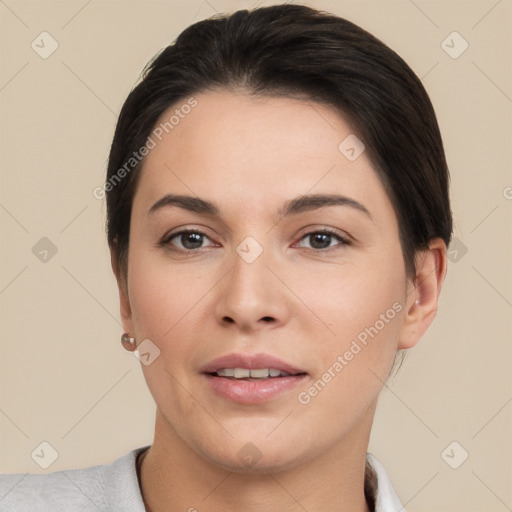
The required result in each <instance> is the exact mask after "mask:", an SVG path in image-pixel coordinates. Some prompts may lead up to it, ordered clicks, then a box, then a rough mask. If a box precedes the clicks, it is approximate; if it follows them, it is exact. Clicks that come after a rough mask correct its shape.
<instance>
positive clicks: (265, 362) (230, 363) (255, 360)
mask: <svg viewBox="0 0 512 512" xmlns="http://www.w3.org/2000/svg"><path fill="white" fill-rule="evenodd" d="M225 368H246V369H248V370H257V369H263V368H269V369H275V370H279V371H280V372H285V373H288V374H290V375H298V374H302V373H306V371H305V370H302V369H300V368H296V367H294V366H292V365H290V364H288V363H286V362H284V361H282V360H281V359H278V358H277V357H274V356H271V355H269V354H228V355H226V356H222V357H219V358H217V359H214V360H213V361H210V362H209V363H208V364H206V365H205V366H203V367H202V368H201V369H200V371H201V373H211V374H213V373H216V372H217V371H219V370H222V369H225Z"/></svg>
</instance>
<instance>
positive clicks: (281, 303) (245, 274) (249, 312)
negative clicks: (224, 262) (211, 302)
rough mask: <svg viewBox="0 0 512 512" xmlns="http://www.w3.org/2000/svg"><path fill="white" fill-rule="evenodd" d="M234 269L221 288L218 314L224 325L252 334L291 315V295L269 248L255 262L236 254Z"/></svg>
mask: <svg viewBox="0 0 512 512" xmlns="http://www.w3.org/2000/svg"><path fill="white" fill-rule="evenodd" d="M232 261H233V265H232V268H231V270H230V271H229V272H228V273H227V275H226V276H225V277H224V278H223V279H222V281H221V282H220V283H219V285H218V290H217V299H218V300H217V304H216V308H215V311H216V317H217V321H218V322H219V323H220V324H222V325H223V326H224V327H231V328H236V329H238V330H239V331H241V332H244V333H250V332H256V331H259V330H266V329H275V328H277V327H279V326H282V325H284V324H285V323H286V322H287V321H288V318H289V314H290V313H289V306H288V300H289V298H290V297H289V294H287V289H286V285H285V284H283V280H282V279H281V278H280V276H279V269H278V268H277V266H276V264H275V262H274V263H273V261H272V257H271V255H270V254H267V251H265V250H264V251H263V253H262V254H261V255H260V256H259V257H258V258H257V259H256V260H255V261H252V262H249V261H248V260H245V259H244V258H243V257H242V256H240V255H239V254H238V253H236V252H234V254H233V260H232Z"/></svg>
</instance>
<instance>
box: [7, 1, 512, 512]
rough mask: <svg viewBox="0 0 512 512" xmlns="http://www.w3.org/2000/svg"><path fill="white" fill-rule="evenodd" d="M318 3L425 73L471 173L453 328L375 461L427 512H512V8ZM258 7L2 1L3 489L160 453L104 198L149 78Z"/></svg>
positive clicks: (404, 376) (376, 446)
mask: <svg viewBox="0 0 512 512" xmlns="http://www.w3.org/2000/svg"><path fill="white" fill-rule="evenodd" d="M271 3H276V2H259V5H268V4H271ZM297 3H300V2H297ZM302 3H306V4H308V5H311V6H314V7H318V8H322V9H325V10H329V11H331V12H334V13H336V14H339V15H341V16H344V17H347V18H348V19H350V20H352V21H354V22H355V23H357V24H359V25H361V26H362V27H364V28H366V29H367V30H369V31H370V32H372V33H374V34H375V35H376V36H378V37H379V38H381V39H382V40H383V41H384V42H386V43H387V44H389V45H390V46H391V47H392V48H393V49H395V50H396V51H397V52H398V53H399V54H400V55H401V56H402V57H403V58H404V59H405V60H406V61H407V62H408V63H409V64H410V66H411V67H412V68H413V69H414V71H415V72H416V73H417V74H418V76H419V77H420V78H422V80H423V83H424V84H425V87H426V88H427V91H428V92H429V94H430V96H431V99H432V101H433V103H434V106H435V108H436V111H437V113H438V118H439V122H440V126H441V131H442V134H443V137H444V141H445V146H446V152H447V157H448V162H449V165H450V169H451V176H452V200H453V211H454V216H455V236H456V238H457V240H456V242H455V243H454V244H452V247H451V249H452V256H451V258H452V260H453V261H452V262H450V265H449V269H448V276H447V281H446V284H445V287H444V288H443V292H442V297H441V301H440V310H439V312H438V317H437V319H436V321H435V323H434V325H433V326H432V327H431V329H430V330H429V331H428V333H427V334H426V336H425V337H424V338H423V339H422V341H421V342H420V344H419V346H417V347H416V348H414V349H412V350H410V351H409V352H408V355H407V357H406V360H405V362H404V364H403V366H402V368H401V370H400V371H399V372H398V374H397V376H395V377H393V378H391V379H390V380H389V382H388V387H386V388H385V389H384V390H383V392H382V395H381V399H380V403H379V408H378V411H377V416H376V419H375V425H374V430H373V434H372V439H371V443H370V451H372V452H373V453H374V454H375V455H376V456H377V457H378V458H379V459H380V460H381V461H382V462H383V464H384V465H385V467H386V468H387V470H388V473H389V474H390V476H391V479H392V481H393V483H394V485H395V487H396V489H397V492H398V494H399V496H400V497H401V499H402V501H403V502H404V504H406V508H407V510H408V511H409V512H415V511H418V512H419V511H486V512H490V511H496V512H501V511H506V510H512V488H511V487H512V486H511V482H512V434H511V433H512V378H511V375H512V371H511V370H512V368H511V366H512V354H511V340H512V326H511V318H512V285H511V284H512V279H511V277H512V276H511V273H512V272H511V268H512V265H511V261H512V260H511V254H512V251H511V249H512V236H511V224H512V223H511V219H512V175H511V173H510V169H511V168H512V166H511V163H512V162H511V160H512V158H511V156H512V150H511V146H512V144H511V135H512V122H511V121H512V72H511V62H512V55H511V53H512V52H511V48H512V38H511V30H510V27H511V25H512V1H511V0H500V1H496V0H481V1H478V0H473V1H464V2H455V1H427V0H415V1H414V2H413V1H412V0H400V1H379V2H376V1H374V2H367V1H357V2H356V1H327V0H326V1H320V0H319V1H310V2H302ZM256 5H257V2H253V1H242V0H239V1H223V0H208V1H207V0H190V1H166V2H156V1H146V2H142V1H139V2H128V1H126V2H121V1H101V0H93V1H86V0H83V1H79V2H75V1H65V2H64V1H61V2H54V1H37V2H28V1H15V0H6V1H5V2H1V3H0V16H1V28H0V30H1V34H2V55H1V76H0V108H1V112H0V121H1V144H2V147H1V169H2V182H1V185H2V186H1V193H0V222H1V232H2V238H1V275H0V303H1V308H2V310H1V311H2V314H1V322H2V323H1V336H0V340H1V344H2V345H1V352H0V357H1V359H0V370H1V375H0V383H1V395H0V433H1V444H0V471H1V472H34V473H37V472H39V473H43V472H49V471H54V470H60V469H68V468H75V467H85V466H90V465H94V464H99V463H108V462H110V461H112V460H113V459H114V458H117V457H118V456H120V455H122V454H124V453H126V452H128V451H129V450H131V449H132V448H135V447H138V446H142V445H145V444H149V443H151V441H152V432H153V421H154V411H155V406H154V403H153V401H152V398H151V396H150V394H149V391H148V390H147V387H146V384H145V381H144V379H143V377H142V372H141V369H140V363H139V362H138V360H136V359H135V357H133V355H132V354H130V353H128V352H125V351H124V350H123V349H122V347H121V344H120V342H119V337H120V334H121V332H122V331H121V325H120V322H119V313H118V300H117V290H116V287H115V281H114V278H113V276H112V275H111V270H110V266H109V265H110V262H109V257H108V250H107V245H106V242H105V238H104V233H103V229H104V228H103V225H104V217H105V206H104V204H103V202H102V201H99V200H97V199H95V198H94V197H93V195H92V190H93V188H94V187H96V186H98V185H101V184H102V182H103V179H104V171H105V162H106V158H107V155H108V149H109V144H110V142H111V138H112V134H113V129H114V126H115V121H116V115H117V113H118V112H119V110H120V107H121V105H122V102H123V101H124V99H125V98H126V95H127V94H128V92H129V91H130V89H131V88H132V86H133V85H134V83H135V82H136V80H137V78H138V75H139V73H140V71H141V70H142V68H143V66H144V64H145V63H146V62H147V61H148V60H149V59H150V58H151V57H152V56H153V55H154V54H155V53H156V52H157V51H158V50H159V49H161V48H162V47H164V46H166V45H167V44H169V43H170V42H171V41H172V40H173V39H174V38H175V37H176V36H177V35H178V34H179V33H180V32H181V31H182V30H183V29H184V28H185V27H186V26H188V25H190V24H191V23H193V22H194V21H198V20H200V19H203V18H206V17H209V16H211V15H213V14H215V12H216V11H218V12H222V11H232V10H234V9H236V8H251V7H254V6H256ZM43 31H47V32H49V33H50V34H51V36H52V37H53V38H54V39H55V40H56V41H57V42H58V45H59V46H58V48H57V50H56V51H55V52H54V53H53V54H52V55H51V56H50V57H48V58H47V59H43V58H41V57H40V56H39V55H38V54H37V53H36V52H35V51H34V50H33V49H32V48H31V42H32V41H33V40H35V39H36V37H37V36H38V35H39V34H40V33H41V32H43ZM453 31H457V32H459V33H460V34H461V36H462V37H463V38H464V39H465V40H466V41H467V42H468V43H469V48H468V49H467V50H466V51H465V52H464V53H463V54H462V55H460V56H459V57H458V58H456V59H454V58H452V57H450V56H449V55H448V54H447V53H446V52H445V51H444V50H443V48H442V46H441V43H442V41H443V40H445V38H446V37H447V36H448V35H449V34H451V33H452V32H453ZM36 42H37V39H36ZM450 44H451V43H450ZM460 44H461V41H460V40H459V41H457V40H456V42H455V43H454V45H455V49H457V48H460V46H457V45H460ZM47 48H48V46H47ZM42 237H47V238H49V239H50V240H51V241H52V242H53V244H54V245H55V246H56V248H57V253H56V254H55V255H54V256H53V257H50V255H51V254H50V255H49V256H48V261H46V262H43V261H40V259H39V258H38V257H36V255H35V254H34V253H33V252H32V248H33V246H34V245H35V244H36V243H37V242H38V241H39V240H40V239H41V238H42ZM464 248H467V252H466V253H465V254H464ZM42 441H46V442H48V443H50V444H51V446H53V447H54V449H55V450H56V451H57V452H58V458H57V459H56V460H55V462H54V463H53V464H52V465H51V466H50V467H49V468H48V469H46V470H44V469H42V468H40V467H39V466H38V465H37V464H36V463H35V462H34V460H33V459H32V457H31V453H32V452H33V451H34V450H35V449H36V448H37V447H38V446H39V445H40V443H41V442H42ZM452 441H457V442H458V443H459V445H460V447H458V446H457V447H456V448H455V449H454V451H453V452H451V451H450V450H449V451H448V453H449V455H450V456H451V458H450V461H451V462H452V464H453V461H455V462H457V461H458V460H460V457H461V454H462V453H463V452H462V450H466V451H467V452H468V453H469V458H468V459H467V460H466V461H465V462H464V463H463V464H462V465H461V466H460V467H459V468H458V469H452V468H451V467H450V466H449V465H448V464H447V463H446V462H445V460H443V458H442V457H441V453H442V452H443V450H444V449H445V448H446V447H447V446H448V445H449V444H450V443H451V442H452ZM0 507H1V502H0Z"/></svg>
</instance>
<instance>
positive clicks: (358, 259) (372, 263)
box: [122, 90, 414, 470]
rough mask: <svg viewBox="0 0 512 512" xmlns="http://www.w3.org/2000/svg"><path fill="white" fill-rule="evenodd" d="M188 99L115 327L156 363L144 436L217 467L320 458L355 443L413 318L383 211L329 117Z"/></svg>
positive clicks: (135, 238)
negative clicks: (152, 410)
mask: <svg viewBox="0 0 512 512" xmlns="http://www.w3.org/2000/svg"><path fill="white" fill-rule="evenodd" d="M195 100H196V101H197V104H196V105H195V106H194V107H193V108H181V109H180V105H182V104H183V105H184V104H186V103H187V102H186V101H183V102H182V104H180V105H175V106H173V107H172V109H169V111H167V112H166V113H165V115H163V116H162V118H161V121H162V122H165V121H168V120H169V118H170V117H171V115H173V113H174V112H175V111H176V110H178V111H179V112H180V113H181V115H179V116H178V117H176V118H175V119H174V120H173V123H172V124H168V125H167V132H168V133H166V130H165V129H163V130H162V129H160V130H159V131H157V132H153V134H155V133H158V137H156V136H155V135H153V139H154V142H155V143H156V145H155V147H154V148H153V149H151V150H150V152H149V154H148V156H147V157H146V161H145V164H144V169H143V172H142V175H141V179H140V182H139V184H138V188H137V191H136V194H135V197H134V201H133V209H132V218H131V227H130V245H129V265H128V295H129V302H128V299H126V303H125V304H124V306H122V308H123V318H124V322H125V325H124V327H125V328H126V329H127V330H128V331H129V332H130V333H131V334H132V335H134V336H135V337H136V339H137V342H138V343H141V342H142V341H143V340H147V339H149V340H150V341H149V342H148V341H146V345H145V347H146V349H147V352H148V353H150V354H152V355H150V356H146V358H148V361H151V360H152V359H153V357H155V355H157V354H158V350H159V351H160V352H159V355H158V357H156V358H155V359H154V361H153V362H151V364H147V365H143V366H142V368H143V371H144V376H145V378H146V381H147V383H148V386H149V389H150V391H151V393H152V395H153V397H154V399H155V401H156V404H157V408H158V415H157V425H156V428H157V435H158V436H160V437H159V438H160V439H165V440H166V442H167V443H168V444H169V446H170V445H174V446H181V448H183V449H185V450H190V452H191V453H194V454H195V455H199V456H201V457H203V458H206V459H208V460H210V461H212V462H214V463H215V464H217V465H220V466H223V467H225V468H228V469H231V470H237V469H238V470H240V468H243V467H246V468H247V467H249V466H251V465H252V464H255V463H256V462H257V465H255V466H254V467H255V468H256V467H257V468H263V469H265V468H268V467H273V468H274V469H276V468H285V467H292V466H293V465H295V464H298V463H300V462H305V461H308V460H311V459H312V458H313V457H315V456H316V455H318V454H319V453H331V454H335V453H336V450H338V451H339V450H341V449H342V447H343V446H344V444H345V445H346V444H347V440H349V439H350V438H352V439H353V437H351V436H356V437H357V436H363V438H364V436H367V435H368V432H369V429H370V426H371V421H372V418H373V413H374V407H375V404H376V400H377V396H378V393H379V391H380V389H381V388H382V386H383V382H384V381H385V380H386V378H387V377H388V375H389V372H390V369H391V367H392V364H393V361H394V357H395V354H396V351H397V349H398V348H400V345H399V341H398V340H399V333H400V330H401V326H402V323H403V317H404V314H405V312H406V311H407V310H408V309H409V308H410V307H411V304H413V303H414V294H409V293H408V291H409V290H408V289H407V288H406V286H407V280H406V275H405V269H404V261H403V257H402V252H401V247H400V242H399V235H398V224H397V219H396V217H395V214H394V211H393V208H392V205H391V202H390V200H389V198H388V196H387V195H386V192H385V190H384V187H383V185H382V184H381V182H380V180H379V178H378V176H377V174H376V172H375V170H374V169H373V168H372V164H371V163H370V161H369V159H368V157H367V155H366V153H365V152H364V151H363V152H362V153H361V154H360V155H359V156H357V154H358V152H359V151H360V150H361V147H360V146H358V145H357V140H355V139H353V135H352V130H351V127H350V126H349V125H348V124H347V123H346V122H345V121H344V120H343V119H341V118H340V117H339V115H338V114H336V113H335V112H334V110H333V109H332V108H330V107H329V106H325V105H320V104H317V103H308V102H303V101H298V100H292V99H287V98H267V99H262V98H258V99H257V98H254V97H250V96H248V95H245V94H238V95H236V94H233V93H231V92H228V91H223V90H218V91H209V92H207V93H202V94H198V95H196V96H195ZM185 112H188V113H185ZM176 119H179V121H178V122H176ZM170 126H172V129H171V128H170ZM347 137H350V138H349V139H347V140H346V141H345V142H344V143H343V144H342V145H341V149H340V143H342V141H344V140H345V139H346V138H347ZM159 138H160V139H161V140H158V139H159ZM351 148H353V151H352V149H351ZM355 157H357V158H355ZM354 158H355V159H354ZM167 195H169V197H168V198H167V200H162V198H164V197H165V196H167ZM171 195H172V196H187V198H186V199H185V200H184V199H183V197H182V200H181V203H180V202H177V201H174V200H173V199H172V197H171ZM315 196H316V197H317V199H316V200H315ZM323 196H330V198H331V201H329V202H326V198H325V197H323ZM335 196H336V197H335ZM338 196H339V197H338ZM307 198H310V199H307ZM206 202H207V203H208V205H206V204H205V203H206ZM185 230H186V231H188V232H189V233H188V234H180V233H181V232H182V231H185ZM325 230H328V233H322V232H324V231H325ZM157 349H158V350H157ZM142 352H145V350H142ZM225 357H227V359H224V360H220V361H219V360H218V359H219V358H225ZM271 358H276V360H273V359H271ZM234 368H241V370H237V371H236V372H233V371H230V370H233V369H234ZM226 369H227V371H224V370H226ZM251 369H252V370H257V369H259V370H262V371H260V372H253V373H252V374H249V373H248V370H251ZM265 369H274V370H280V371H283V370H285V371H287V373H290V374H291V375H290V376H286V375H285V374H279V375H281V376H278V377H271V376H268V377H266V378H265V377H264V376H265V374H266V373H267V372H265ZM217 370H218V371H220V375H219V374H217V373H216V372H217ZM272 373H274V372H272ZM248 374H249V375H251V379H257V380H249V379H248V378H247V377H246V376H247V375H248ZM222 375H225V376H222ZM283 375H284V376H283ZM237 376H241V377H243V378H242V379H238V378H237ZM244 376H245V377H244ZM248 461H249V462H248Z"/></svg>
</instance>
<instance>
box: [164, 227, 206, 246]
mask: <svg viewBox="0 0 512 512" xmlns="http://www.w3.org/2000/svg"><path fill="white" fill-rule="evenodd" d="M205 239H207V240H209V238H208V236H207V235H206V234H205V233H203V232H202V231H198V230H184V231H179V232H178V233H173V234H172V235H170V236H168V237H166V238H165V240H163V241H162V245H164V246H173V245H174V246H177V250H181V251H195V250H197V249H201V248H202V247H205V246H203V243H204V241H205ZM206 247H207V246H206Z"/></svg>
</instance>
